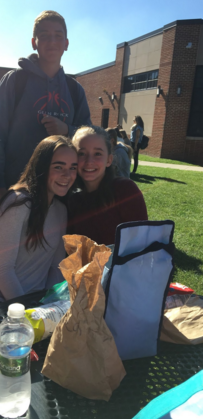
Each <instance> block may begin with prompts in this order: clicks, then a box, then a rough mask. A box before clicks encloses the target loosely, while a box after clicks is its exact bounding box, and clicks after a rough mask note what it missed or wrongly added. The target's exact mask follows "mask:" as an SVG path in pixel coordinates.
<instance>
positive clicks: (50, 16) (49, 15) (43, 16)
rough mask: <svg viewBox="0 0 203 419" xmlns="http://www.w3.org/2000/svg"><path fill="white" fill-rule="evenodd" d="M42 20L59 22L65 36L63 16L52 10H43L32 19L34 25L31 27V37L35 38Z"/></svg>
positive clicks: (65, 29) (65, 28)
mask: <svg viewBox="0 0 203 419" xmlns="http://www.w3.org/2000/svg"><path fill="white" fill-rule="evenodd" d="M43 20H52V22H54V21H55V22H59V23H60V24H61V26H62V28H63V29H64V32H65V36H66V38H67V27H66V22H65V19H64V18H63V16H61V15H60V14H59V13H57V12H54V11H53V10H45V11H44V12H41V13H40V14H39V16H37V17H36V19H35V21H34V27H33V38H36V36H37V35H38V31H39V26H40V24H41V22H43Z"/></svg>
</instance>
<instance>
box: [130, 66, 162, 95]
mask: <svg viewBox="0 0 203 419" xmlns="http://www.w3.org/2000/svg"><path fill="white" fill-rule="evenodd" d="M158 75H159V70H153V71H147V72H145V73H140V74H133V75H132V76H127V77H124V83H123V93H129V92H135V91H137V90H146V89H153V88H156V87H157V81H158Z"/></svg>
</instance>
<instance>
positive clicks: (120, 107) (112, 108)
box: [76, 19, 203, 165]
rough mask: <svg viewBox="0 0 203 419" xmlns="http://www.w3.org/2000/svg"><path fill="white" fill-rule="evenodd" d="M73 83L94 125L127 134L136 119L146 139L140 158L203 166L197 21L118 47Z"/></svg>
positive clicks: (202, 57)
mask: <svg viewBox="0 0 203 419" xmlns="http://www.w3.org/2000/svg"><path fill="white" fill-rule="evenodd" d="M76 78H77V80H78V81H79V82H80V83H81V84H82V86H83V87H84V89H85V91H86V95H87V99H88V103H89V107H90V111H91V117H92V121H93V123H94V124H96V125H102V126H104V127H107V126H110V127H113V126H115V125H116V124H117V123H120V124H121V125H122V126H123V128H124V129H125V130H126V131H127V133H128V134H130V127H131V125H132V120H133V117H134V116H135V115H136V114H137V115H141V116H142V118H143V120H144V124H145V134H146V135H148V136H149V137H150V138H151V140H150V142H149V146H148V148H147V149H146V150H144V153H145V154H146V153H147V154H149V155H151V156H157V157H163V158H170V159H177V160H182V161H186V162H191V163H196V164H199V165H203V20H202V19H194V20H178V21H176V22H172V23H170V24H168V25H165V26H164V27H163V28H161V29H158V30H156V31H153V32H151V33H148V34H146V35H143V36H141V37H139V38H136V39H133V40H132V41H129V42H124V43H122V44H119V45H117V52H116V60H115V61H114V62H111V63H108V64H105V65H103V66H100V67H97V68H93V69H90V70H88V71H85V72H82V73H78V74H76ZM158 86H160V88H159V90H160V94H159V95H157V87H158ZM112 95H113V96H112ZM112 97H115V98H114V100H112Z"/></svg>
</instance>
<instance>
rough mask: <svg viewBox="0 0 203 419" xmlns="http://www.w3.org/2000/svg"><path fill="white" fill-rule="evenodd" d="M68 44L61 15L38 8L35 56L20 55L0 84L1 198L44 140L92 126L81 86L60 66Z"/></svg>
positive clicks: (34, 35) (34, 38) (33, 44)
mask: <svg viewBox="0 0 203 419" xmlns="http://www.w3.org/2000/svg"><path fill="white" fill-rule="evenodd" d="M68 44H69V41H68V39H67V28H66V23H65V20H64V18H63V17H62V16H61V15H59V14H58V13H57V12H54V11H45V12H42V13H41V14H40V15H39V16H38V17H37V18H36V19H35V22H34V28H33V38H32V47H33V49H34V50H35V51H37V53H38V54H32V55H30V56H29V57H28V58H20V59H19V66H20V67H21V70H20V69H19V70H14V71H10V72H9V73H7V74H5V76H4V77H3V78H2V80H1V82H0V115H1V121H0V196H1V195H3V193H4V192H5V191H6V189H7V188H8V187H9V186H10V185H12V184H14V183H16V182H17V181H18V179H19V177H20V174H21V172H22V171H23V170H24V168H25V166H26V164H27V163H28V161H29V159H30V157H31V155H32V153H33V150H34V149H35V147H36V145H37V144H38V143H39V142H40V141H41V140H42V139H43V138H45V137H47V136H49V135H54V134H61V135H66V136H69V137H72V135H73V133H74V131H75V130H76V129H77V128H78V127H79V126H81V125H90V124H91V121H90V112H89V108H88V104H87V100H86V97H85V92H84V90H83V88H82V86H81V85H80V84H79V83H78V82H76V81H75V80H73V79H72V78H71V77H68V76H66V75H65V73H64V70H63V67H61V65H60V61H61V57H62V55H63V53H64V51H67V49H68Z"/></svg>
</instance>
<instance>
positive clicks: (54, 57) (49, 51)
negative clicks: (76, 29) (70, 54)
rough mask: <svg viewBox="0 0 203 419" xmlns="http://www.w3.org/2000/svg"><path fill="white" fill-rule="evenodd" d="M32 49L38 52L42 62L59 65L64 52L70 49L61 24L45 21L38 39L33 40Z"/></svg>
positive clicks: (39, 30)
mask: <svg viewBox="0 0 203 419" xmlns="http://www.w3.org/2000/svg"><path fill="white" fill-rule="evenodd" d="M32 47H33V49H34V50H37V51H38V54H39V59H40V61H41V62H44V63H49V64H51V63H58V64H59V63H60V60H61V57H62V55H63V53H64V51H67V49H68V39H67V38H66V35H65V32H64V28H63V26H62V25H61V23H60V22H57V21H51V20H43V21H42V22H41V23H40V25H39V28H38V31H37V35H36V38H32Z"/></svg>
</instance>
